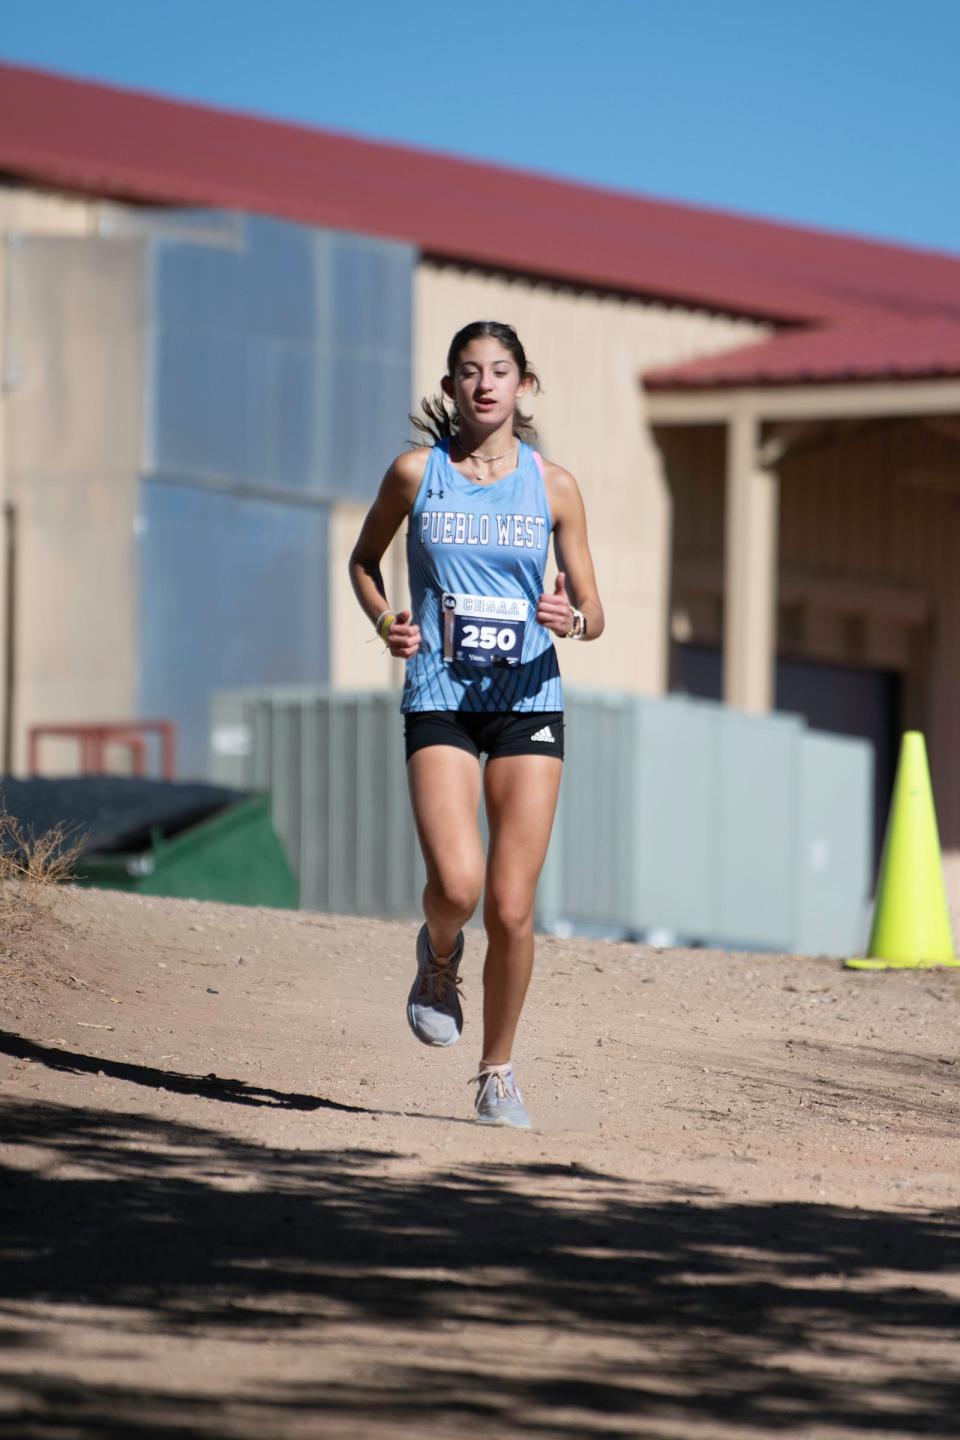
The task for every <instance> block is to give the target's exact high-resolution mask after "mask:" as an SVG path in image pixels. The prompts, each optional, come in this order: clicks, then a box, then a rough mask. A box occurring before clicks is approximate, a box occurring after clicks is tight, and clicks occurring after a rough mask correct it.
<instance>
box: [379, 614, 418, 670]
mask: <svg viewBox="0 0 960 1440" xmlns="http://www.w3.org/2000/svg"><path fill="white" fill-rule="evenodd" d="M412 620H413V616H412V615H411V614H410V611H409V610H401V611H400V612H399V613H398V615H397V618H396V620H394V622H393V624H392V625H391V626H390V629H389V630H388V631H387V649H388V650H389V651H390V654H391V655H392V656H393V658H394V659H395V660H409V659H410V657H411V656H413V655H416V653H417V651H418V650H419V649H420V626H419V625H413V624H411V621H412Z"/></svg>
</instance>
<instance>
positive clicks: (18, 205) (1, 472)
mask: <svg viewBox="0 0 960 1440" xmlns="http://www.w3.org/2000/svg"><path fill="white" fill-rule="evenodd" d="M97 208H98V207H97V205H96V203H95V202H90V201H87V200H76V199H72V198H70V197H66V196H60V195H49V194H44V193H43V192H42V191H36V190H29V189H23V188H21V187H19V186H13V185H0V515H2V512H3V506H4V505H6V504H7V503H8V502H9V501H10V499H11V496H10V493H9V486H10V480H9V474H8V450H9V411H10V405H11V402H12V396H13V388H14V386H15V384H16V375H15V373H14V371H13V367H12V361H11V357H10V355H9V353H8V351H9V347H8V332H9V326H10V323H11V320H12V316H11V314H10V307H9V302H10V299H11V283H10V281H11V277H10V272H9V258H10V256H11V254H12V251H13V248H14V247H15V245H16V243H17V237H19V236H22V235H87V234H90V233H91V232H92V231H93V230H94V229H95V228H96V224H97ZM6 601H7V577H6V543H5V538H4V543H2V544H0V635H3V634H5V631H6V624H7V614H6ZM4 686H5V679H4V673H3V666H2V663H0V705H2V702H3V700H4V698H5V697H4ZM2 743H3V739H2V737H0V744H2Z"/></svg>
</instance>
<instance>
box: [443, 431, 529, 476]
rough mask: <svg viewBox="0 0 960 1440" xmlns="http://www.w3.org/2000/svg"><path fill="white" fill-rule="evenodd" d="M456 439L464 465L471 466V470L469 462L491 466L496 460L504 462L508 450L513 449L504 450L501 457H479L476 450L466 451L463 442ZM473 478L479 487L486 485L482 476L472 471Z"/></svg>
mask: <svg viewBox="0 0 960 1440" xmlns="http://www.w3.org/2000/svg"><path fill="white" fill-rule="evenodd" d="M456 438H457V444H458V445H459V447H460V449H461V450H462V451H463V459H464V463H465V464H467V465H470V466H471V469H473V467H472V464H471V462H472V461H473V460H482V461H483V462H484V464H486V465H493V464H494V463H495V462H496V461H497V460H506V458H507V456H508V455H509V454H510V450H512V449H513V447H512V446H511V447H510V450H504V452H503V454H502V455H481V454H480V453H479V451H477V450H468V449H467V447H466V446H465V445H464V443H463V441H462V440H461V439H460V437H459V436H457V437H456ZM519 461H520V447H519V446H517V462H518V463H519ZM473 478H474V479H475V480H479V481H480V483H481V485H483V484H485V483H486V482H485V481H484V479H483V476H482V475H479V474H478V473H477V471H476V470H474V471H473Z"/></svg>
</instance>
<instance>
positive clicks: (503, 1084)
mask: <svg viewBox="0 0 960 1440" xmlns="http://www.w3.org/2000/svg"><path fill="white" fill-rule="evenodd" d="M470 1083H471V1084H476V1085H477V1087H478V1088H477V1098H476V1100H475V1101H474V1105H475V1107H476V1111H477V1119H478V1120H479V1121H480V1124H481V1125H513V1126H515V1127H516V1128H517V1129H519V1130H529V1128H530V1116H529V1115H528V1114H527V1112H526V1110H525V1109H524V1105H523V1096H522V1095H521V1094H520V1087H519V1085H518V1084H517V1082H516V1080H515V1079H514V1078H513V1067H512V1066H511V1065H509V1064H507V1065H481V1067H480V1073H479V1075H475V1076H474V1077H473V1080H472V1081H471V1082H470Z"/></svg>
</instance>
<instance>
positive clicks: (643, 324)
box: [414, 261, 766, 693]
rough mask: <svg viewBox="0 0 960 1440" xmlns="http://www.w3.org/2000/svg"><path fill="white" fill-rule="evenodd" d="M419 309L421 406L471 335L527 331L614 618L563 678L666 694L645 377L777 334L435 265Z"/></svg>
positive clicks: (544, 412) (661, 493)
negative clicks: (507, 328)
mask: <svg viewBox="0 0 960 1440" xmlns="http://www.w3.org/2000/svg"><path fill="white" fill-rule="evenodd" d="M414 311H415V343H414V376H415V391H416V396H417V397H419V396H421V395H424V394H434V393H436V391H437V389H438V386H439V380H440V376H441V374H442V373H443V369H444V365H445V360H446V353H447V348H448V346H449V343H450V339H451V337H452V336H453V334H454V333H455V331H456V330H458V329H459V328H460V327H461V326H462V325H465V324H467V323H468V322H469V321H471V320H480V319H492V320H505V321H507V322H508V323H509V324H511V325H513V326H514V327H515V328H516V329H517V331H518V333H519V335H520V337H521V339H522V341H523V344H524V347H525V349H526V351H527V354H528V356H529V358H530V361H531V363H532V364H533V365H534V366H535V368H536V369H537V371H538V373H539V375H540V378H541V380H542V382H543V387H544V388H543V393H542V394H541V395H540V396H539V397H537V398H536V399H535V400H534V401H532V404H531V406H530V408H531V409H532V411H533V413H534V417H535V420H536V423H537V426H538V429H539V432H540V436H541V442H542V448H543V451H544V453H545V454H546V455H547V457H548V458H549V459H551V460H554V461H556V462H557V463H559V464H561V465H563V466H565V467H566V468H567V469H568V470H571V471H572V472H573V473H574V475H575V476H576V477H577V480H578V482H579V485H580V488H581V490H582V492H583V496H584V501H585V504H586V509H587V520H588V526H589V534H590V544H591V550H592V553H593V557H594V562H595V565H596V569H597V577H598V582H599V587H600V594H601V597H602V599H603V602H604V606H605V610H606V616H607V630H606V633H605V635H604V637H603V640H602V641H601V642H600V643H599V644H596V645H592V644H591V645H580V646H577V645H570V646H567V647H565V648H564V649H563V652H562V663H563V669H564V677H565V679H566V680H567V682H568V683H569V684H571V685H576V686H579V687H581V688H590V689H607V690H627V691H631V692H639V693H658V692H660V691H662V690H663V689H664V688H665V684H666V672H667V646H666V635H667V623H666V615H667V587H668V580H669V574H668V571H669V554H670V498H669V492H668V490H667V487H666V485H665V482H664V478H663V475H662V473H661V468H660V461H659V455H658V452H657V450H656V449H655V447H654V445H653V443H652V440H651V437H650V432H649V429H648V426H647V424H646V421H645V417H644V407H643V396H642V394H641V391H640V388H639V384H638V375H639V373H640V372H641V370H643V369H644V368H646V367H652V366H655V365H666V364H670V363H673V362H678V361H681V360H686V359H688V358H692V357H694V356H698V355H709V354H712V353H716V352H718V351H721V350H725V349H729V348H731V347H734V346H737V345H743V344H746V343H748V342H749V341H750V340H752V339H755V338H758V337H760V336H762V335H764V334H765V333H766V330H765V329H764V327H762V326H759V325H755V324H753V323H751V322H747V321H743V320H730V319H725V318H722V317H718V316H715V315H709V314H706V313H701V312H697V311H689V310H683V309H680V308H670V307H667V306H664V305H656V304H652V303H649V302H645V301H640V300H630V299H623V298H620V297H613V296H599V295H596V294H591V293H585V292H578V291H576V290H572V289H565V288H562V287H560V286H555V285H551V284H547V283H545V282H537V281H530V280H523V279H511V278H506V277H504V276H501V275H492V274H487V273H485V272H482V271H478V270H466V269H463V268H461V267H459V266H455V265H443V264H438V263H435V262H431V261H424V262H422V263H421V265H420V266H419V267H418V270H417V276H416V287H415V302H414ZM552 578H553V577H552V574H551V575H550V577H549V580H548V583H549V584H551V585H552Z"/></svg>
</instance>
